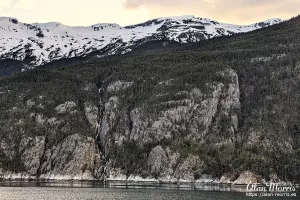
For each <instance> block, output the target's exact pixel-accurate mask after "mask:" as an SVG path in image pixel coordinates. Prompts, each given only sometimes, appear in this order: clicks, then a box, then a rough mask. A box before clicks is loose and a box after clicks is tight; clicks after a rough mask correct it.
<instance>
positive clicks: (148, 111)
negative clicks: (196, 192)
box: [0, 69, 240, 182]
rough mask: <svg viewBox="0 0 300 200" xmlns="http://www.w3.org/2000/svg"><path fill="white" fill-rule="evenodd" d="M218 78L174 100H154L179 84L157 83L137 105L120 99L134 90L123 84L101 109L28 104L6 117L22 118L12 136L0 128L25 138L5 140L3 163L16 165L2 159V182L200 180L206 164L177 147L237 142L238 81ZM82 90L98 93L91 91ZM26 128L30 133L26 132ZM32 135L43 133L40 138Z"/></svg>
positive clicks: (104, 96)
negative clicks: (78, 125) (80, 130)
mask: <svg viewBox="0 0 300 200" xmlns="http://www.w3.org/2000/svg"><path fill="white" fill-rule="evenodd" d="M218 75H219V76H221V77H223V78H225V79H226V80H227V82H211V83H206V84H205V86H204V87H203V88H197V87H187V88H186V89H184V90H181V91H179V92H176V93H175V96H177V100H165V101H162V100H160V101H157V99H158V98H164V97H165V96H167V95H168V94H167V93H165V92H162V88H163V87H165V86H166V85H169V86H171V85H173V84H175V80H168V81H163V82H158V83H157V84H156V85H155V86H154V87H155V88H156V90H157V91H156V92H155V93H153V95H152V96H151V97H150V98H149V99H147V100H145V101H144V102H141V104H139V105H133V104H132V103H131V102H128V101H127V99H124V98H123V96H122V95H123V92H124V91H126V90H128V89H130V87H134V86H133V85H134V82H125V81H122V80H118V81H113V82H110V83H108V84H106V85H107V86H105V87H104V86H102V87H100V88H99V90H98V94H96V95H97V97H96V98H97V99H98V104H97V103H92V102H84V103H81V104H82V108H80V106H79V105H78V104H76V103H75V102H74V101H66V102H62V103H61V104H59V105H57V104H55V103H54V102H53V101H51V100H50V99H48V98H46V97H43V96H39V97H34V98H32V99H28V100H26V101H25V103H24V105H23V106H21V107H14V108H12V109H11V110H8V111H5V112H7V113H9V115H17V114H20V113H22V116H20V117H16V118H14V120H15V121H11V122H9V124H8V127H7V128H8V130H5V127H2V131H9V132H11V131H12V130H16V132H15V134H19V133H20V131H21V132H22V133H23V134H22V135H20V136H18V138H19V140H15V139H14V138H10V137H8V138H4V137H3V136H2V139H1V146H0V147H1V152H2V157H3V158H5V159H8V160H10V161H11V162H7V163H6V162H5V159H3V160H2V173H3V176H4V177H5V178H16V177H20V178H21V177H23V178H29V177H31V178H33V177H34V178H39V179H100V180H127V179H128V180H141V179H142V178H144V179H150V180H151V179H156V180H161V181H167V182H168V181H191V182H193V181H196V180H197V179H199V178H201V176H202V175H203V173H204V171H205V170H207V163H206V161H205V160H204V159H203V158H200V157H199V155H198V154H197V153H195V154H193V152H184V151H185V149H180V148H179V147H177V146H176V145H182V144H181V141H185V142H186V143H187V144H188V143H190V142H197V143H199V144H213V145H214V146H215V147H216V148H218V146H222V145H228V146H232V147H234V145H235V143H236V142H237V140H239V136H238V113H239V110H240V91H239V90H240V89H239V80H238V76H237V74H236V72H235V71H234V70H232V69H226V70H224V71H220V72H218ZM82 90H83V91H87V92H88V91H91V90H95V91H97V88H95V87H93V86H87V87H85V88H83V89H82ZM8 95H9V94H8ZM23 98H25V97H23ZM26 99H27V98H26ZM22 100H23V101H24V99H22ZM51 108H52V109H51ZM48 109H51V111H49V110H48ZM33 110H35V112H33ZM49 113H50V114H49ZM12 120H13V119H12ZM16 121H17V122H16ZM78 121H84V122H83V123H85V126H88V127H89V128H87V129H86V130H84V131H86V132H88V133H86V135H87V136H84V134H78V133H77V132H73V131H72V129H73V128H74V126H75V124H74V123H78ZM27 123H32V125H31V126H33V127H26V124H27ZM81 125H82V124H81ZM29 128H30V129H29ZM34 129H36V130H34ZM34 131H38V132H37V133H36V136H34V135H35V133H34ZM40 131H45V133H46V134H45V135H43V134H41V133H40ZM61 134H63V135H64V136H61ZM10 135H12V134H10ZM53 135H55V137H53ZM14 137H15V136H14ZM58 138H61V139H60V140H58ZM183 148H184V147H183ZM134 162H135V163H134ZM11 165H18V167H15V166H13V168H14V167H15V169H17V171H19V174H17V175H16V173H12V171H11V168H12V166H11Z"/></svg>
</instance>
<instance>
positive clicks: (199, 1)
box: [125, 0, 300, 24]
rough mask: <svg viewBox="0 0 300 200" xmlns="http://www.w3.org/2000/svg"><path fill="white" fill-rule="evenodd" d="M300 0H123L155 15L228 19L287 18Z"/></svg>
mask: <svg viewBox="0 0 300 200" xmlns="http://www.w3.org/2000/svg"><path fill="white" fill-rule="evenodd" d="M299 6H300V0H230V1H228V0H185V1H182V0H125V7H126V8H127V9H131V10H132V9H139V8H141V7H143V8H147V9H149V10H151V12H152V14H154V15H155V16H157V15H165V16H171V15H174V14H175V15H182V14H193V15H196V16H199V17H209V18H212V19H216V20H219V21H225V22H232V23H242V24H245V23H252V22H256V21H257V20H258V21H259V20H264V19H267V18H273V17H281V18H284V19H286V18H290V17H292V16H294V15H296V14H298V13H297V12H299V11H298V10H297V9H298V8H299Z"/></svg>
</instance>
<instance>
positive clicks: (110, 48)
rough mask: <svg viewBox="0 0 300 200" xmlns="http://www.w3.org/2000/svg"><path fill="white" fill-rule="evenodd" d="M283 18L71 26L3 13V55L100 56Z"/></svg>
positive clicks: (28, 58) (30, 59)
mask: <svg viewBox="0 0 300 200" xmlns="http://www.w3.org/2000/svg"><path fill="white" fill-rule="evenodd" d="M280 22H282V20H280V19H270V20H267V21H264V22H260V23H256V24H251V25H248V26H238V25H232V24H224V23H219V22H217V21H213V20H210V19H207V18H199V17H194V16H180V17H168V18H158V19H154V20H150V21H147V22H144V23H141V24H137V25H132V26H126V27H122V26H119V25H118V24H95V25H92V26H87V27H70V26H66V25H63V24H61V23H56V22H51V23H34V24H26V23H22V22H20V21H18V20H17V19H15V18H8V17H0V59H2V60H3V59H13V60H19V61H24V62H25V63H27V64H28V66H31V67H33V66H38V65H43V64H46V63H49V62H51V61H54V60H59V59H62V58H72V57H77V56H86V55H88V54H90V53H92V52H96V51H98V52H99V53H98V56H106V55H113V54H116V53H126V52H129V51H131V50H132V49H133V48H134V47H136V46H138V45H140V44H143V43H145V42H146V41H151V40H161V39H167V40H172V41H176V42H181V43H187V42H197V41H200V40H205V39H210V38H214V37H219V36H225V35H232V34H234V33H243V32H249V31H253V30H256V29H260V28H263V27H267V26H271V25H274V24H278V23H280Z"/></svg>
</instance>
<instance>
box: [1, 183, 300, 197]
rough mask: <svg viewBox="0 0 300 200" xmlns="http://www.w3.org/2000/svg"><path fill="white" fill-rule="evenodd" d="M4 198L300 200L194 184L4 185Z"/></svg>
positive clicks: (225, 187)
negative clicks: (247, 195)
mask: <svg viewBox="0 0 300 200" xmlns="http://www.w3.org/2000/svg"><path fill="white" fill-rule="evenodd" d="M0 199H1V200H2V199H5V200H6V199H7V200H14V199H17V200H19V199H24V200H44V199H45V200H46V199H47V200H48V199H50V200H52V199H53V200H54V199H55V200H60V199H62V200H73V199H74V200H77V199H78V200H80V199H84V200H85V199H86V200H94V199H99V200H110V199H113V200H127V199H128V200H135V199H142V200H153V199H158V200H160V199H163V200H187V199H199V200H243V199H259V200H265V199H266V200H273V199H284V200H285V199H294V200H295V199H297V200H298V199H300V198H299V193H298V194H297V197H292V198H287V197H281V198H280V197H279V198H274V197H264V198H262V197H260V198H256V197H253V198H252V197H246V193H245V187H244V186H240V187H234V188H232V187H231V188H230V187H228V186H220V185H215V186H212V185H192V184H180V185H176V184H137V183H129V184H125V183H109V184H101V183H95V182H42V183H35V182H8V181H4V182H3V181H2V182H0Z"/></svg>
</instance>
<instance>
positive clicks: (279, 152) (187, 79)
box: [0, 17, 300, 183]
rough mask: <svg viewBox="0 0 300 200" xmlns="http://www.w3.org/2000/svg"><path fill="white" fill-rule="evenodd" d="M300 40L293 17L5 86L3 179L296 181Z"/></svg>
mask: <svg viewBox="0 0 300 200" xmlns="http://www.w3.org/2000/svg"><path fill="white" fill-rule="evenodd" d="M299 33H300V18H299V17H297V18H293V19H291V20H289V21H287V22H284V23H281V24H279V25H275V26H272V27H269V28H264V29H262V30H258V31H254V32H250V33H247V34H239V35H235V36H232V37H224V38H216V39H212V40H208V41H202V42H200V43H194V44H185V45H183V44H175V45H173V44H169V45H167V46H166V45H164V46H165V47H164V48H156V47H154V46H155V45H154V46H153V43H151V44H145V45H144V46H142V47H143V49H141V47H140V48H139V49H141V50H136V51H134V52H132V53H129V54H126V55H122V56H115V57H111V58H109V59H106V60H103V61H100V62H95V63H86V64H79V65H74V66H72V67H65V68H59V69H52V70H45V69H44V70H32V71H28V72H24V73H20V74H16V75H14V76H12V77H8V78H2V79H1V80H0V95H1V99H0V105H1V106H0V168H1V169H2V170H0V174H1V171H2V174H3V176H4V177H6V178H9V177H12V175H13V174H14V175H16V173H18V172H20V173H22V176H23V177H38V178H69V179H72V178H73V179H92V178H93V179H101V180H114V179H120V180H125V179H127V180H140V179H141V178H146V179H157V180H161V181H180V180H181V181H182V180H188V181H197V180H198V181H201V180H204V179H205V180H207V179H208V178H209V179H218V180H221V182H228V181H235V180H237V183H243V181H245V180H244V178H243V176H242V177H239V176H240V175H241V174H243V175H244V176H246V177H247V178H249V179H250V178H255V179H257V180H261V179H265V180H270V179H276V180H277V181H278V180H279V179H280V180H283V181H288V180H289V181H296V182H299V178H300V175H299V174H300V132H299V131H300V116H299V113H300V112H299V111H300V100H299V99H300V84H299V83H300V37H299ZM246 171H247V172H246ZM11 172H13V173H11ZM245 172H246V173H245ZM19 175H20V174H19ZM249 179H247V180H249Z"/></svg>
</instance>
